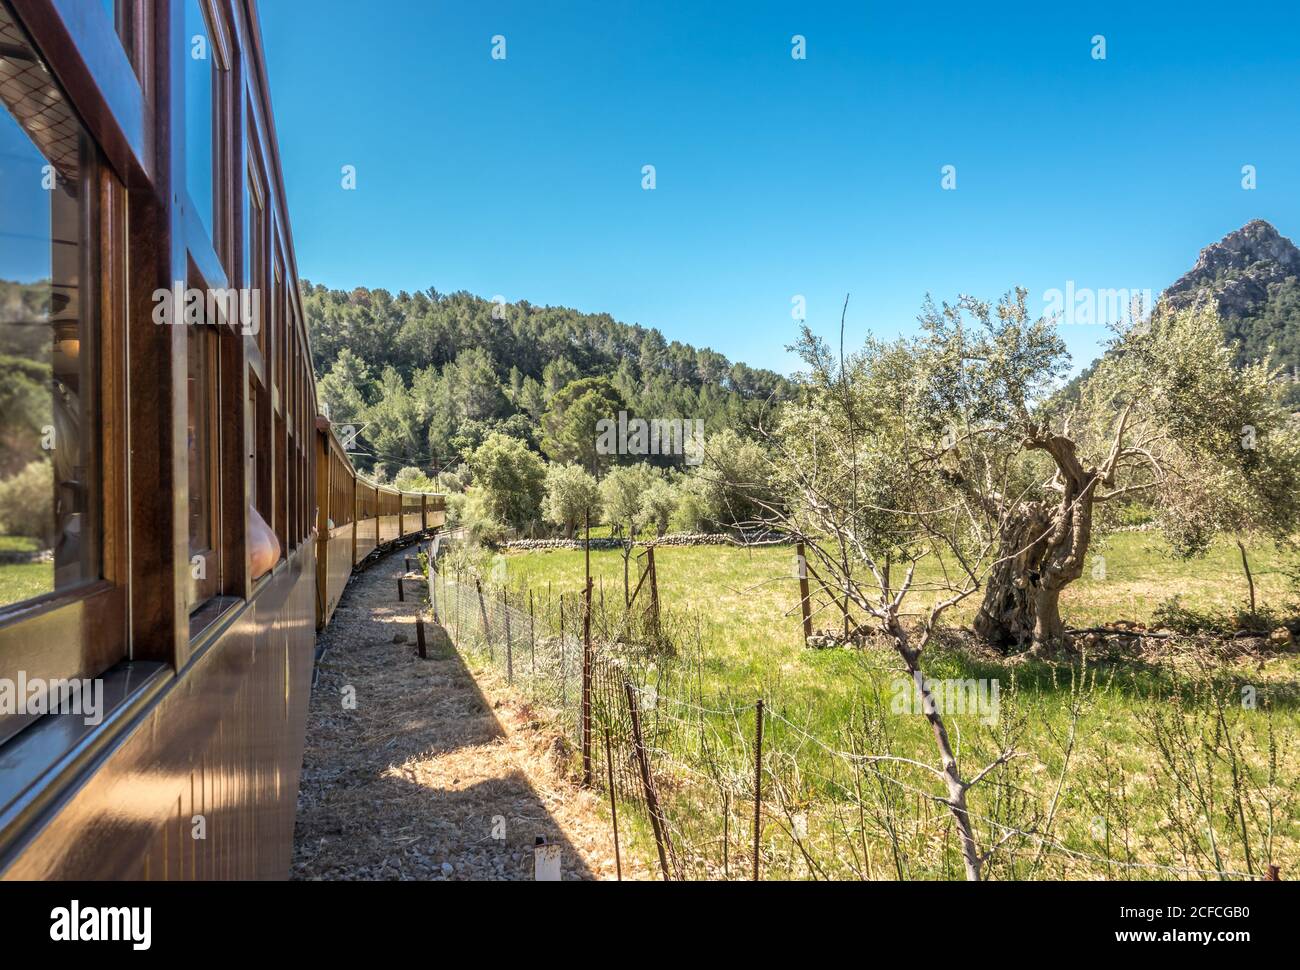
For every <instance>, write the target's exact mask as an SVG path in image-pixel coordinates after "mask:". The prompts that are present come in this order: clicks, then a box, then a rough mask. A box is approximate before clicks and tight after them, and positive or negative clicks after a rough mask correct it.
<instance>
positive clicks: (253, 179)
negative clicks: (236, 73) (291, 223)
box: [244, 127, 268, 361]
mask: <svg viewBox="0 0 1300 970" xmlns="http://www.w3.org/2000/svg"><path fill="white" fill-rule="evenodd" d="M257 155H258V148H257V140H256V137H255V135H254V134H253V132H252V129H251V127H250V129H249V133H248V164H247V165H246V166H245V169H244V171H245V177H246V179H247V182H246V184H245V191H244V286H247V287H251V288H252V289H254V290H258V291H260V292H259V296H258V300H257V312H258V321H257V334H256V341H257V349H258V350H259V351H261V353H262V359H263V361H265V360H266V324H265V321H266V310H265V306H266V293H265V290H264V289H263V288H264V287H265V286H266V282H265V281H266V237H267V230H268V227H267V221H266V190H265V188H264V186H265V184H266V183H265V181H264V180H263V179H262V177H261V170H260V167H259V165H258V163H257V161H256V158H257Z"/></svg>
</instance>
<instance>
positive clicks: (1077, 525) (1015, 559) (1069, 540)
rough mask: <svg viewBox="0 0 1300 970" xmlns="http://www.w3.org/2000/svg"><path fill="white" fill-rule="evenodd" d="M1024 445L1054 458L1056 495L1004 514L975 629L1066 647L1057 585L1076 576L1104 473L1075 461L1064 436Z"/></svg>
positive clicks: (1011, 642)
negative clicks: (1053, 500) (996, 553)
mask: <svg viewBox="0 0 1300 970" xmlns="http://www.w3.org/2000/svg"><path fill="white" fill-rule="evenodd" d="M1030 447H1037V448H1041V449H1042V450H1045V451H1047V452H1048V453H1050V454H1051V455H1052V457H1053V458H1054V459H1055V460H1056V464H1057V469H1058V471H1057V475H1056V478H1055V479H1054V480H1053V483H1052V487H1053V488H1054V489H1057V490H1059V491H1060V492H1061V498H1060V501H1059V502H1056V503H1053V502H1051V501H1048V500H1046V499H1042V500H1036V501H1026V502H1022V503H1020V504H1019V505H1018V506H1016V507H1015V508H1014V509H1012V510H1011V511H1010V512H1009V513H1005V517H1004V519H1003V523H1002V528H1001V536H1000V538H999V543H1000V548H999V552H998V562H997V564H996V565H995V566H994V568H993V569H992V571H991V572H990V574H989V578H988V585H987V586H986V588H985V591H984V601H983V602H982V603H981V604H980V608H979V613H978V614H977V615H976V617H975V632H976V633H977V634H979V635H980V636H981V637H983V638H984V639H986V640H989V641H991V642H992V643H995V644H998V645H999V646H1002V647H1026V646H1028V647H1031V648H1032V650H1033V652H1034V653H1036V654H1041V655H1044V656H1050V655H1052V654H1053V653H1055V652H1056V650H1057V649H1058V648H1059V647H1062V646H1064V645H1065V640H1066V635H1065V624H1064V622H1063V621H1062V619H1061V591H1062V590H1063V589H1065V587H1066V586H1067V585H1069V584H1070V583H1072V582H1073V581H1074V580H1076V579H1078V578H1079V577H1080V576H1082V575H1083V563H1084V558H1085V557H1086V556H1087V554H1088V544H1089V542H1090V541H1091V539H1092V511H1093V503H1094V502H1095V501H1096V491H1097V487H1098V486H1099V485H1100V484H1102V483H1103V482H1104V476H1103V473H1101V472H1099V471H1098V470H1097V469H1084V468H1083V467H1082V466H1081V465H1080V464H1079V461H1078V459H1077V458H1076V457H1075V446H1074V442H1072V441H1071V440H1070V439H1068V438H1064V437H1061V436H1059V435H1051V434H1047V435H1044V436H1043V437H1042V438H1038V439H1033V440H1032V441H1031V442H1030Z"/></svg>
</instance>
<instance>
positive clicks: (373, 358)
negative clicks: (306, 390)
mask: <svg viewBox="0 0 1300 970" xmlns="http://www.w3.org/2000/svg"><path fill="white" fill-rule="evenodd" d="M302 293H303V308H304V310H305V313H306V316H307V325H308V327H309V329H310V332H311V340H312V352H313V355H314V358H315V366H316V375H317V378H318V381H319V387H320V396H321V401H322V403H323V404H325V405H326V406H327V407H328V409H329V414H330V417H331V419H332V420H334V421H336V422H340V421H347V422H353V423H355V424H356V425H357V426H361V425H364V426H365V427H364V429H363V430H362V431H361V435H360V443H359V446H358V447H359V450H360V451H362V452H369V453H370V454H371V455H372V456H373V458H372V459H367V458H364V457H363V458H361V459H359V464H361V465H362V466H363V467H368V466H369V464H370V461H373V462H374V463H375V464H379V465H383V466H385V470H386V471H387V472H388V474H390V475H391V474H393V473H395V472H396V471H397V469H398V468H401V467H404V466H410V465H414V466H416V467H419V468H421V469H422V470H425V471H426V472H428V471H430V470H431V466H436V467H438V468H442V467H446V466H447V465H449V464H454V463H455V462H457V461H458V460H459V459H460V458H462V457H463V456H464V455H465V454H467V453H468V452H469V451H470V450H472V449H473V448H474V447H475V446H476V445H477V444H478V443H479V442H480V441H481V440H482V439H483V438H484V437H486V435H487V434H488V433H489V432H490V431H492V430H502V431H505V432H506V433H508V434H511V435H513V436H515V437H519V438H523V439H525V440H526V441H528V442H529V443H530V444H532V445H533V446H534V447H537V446H539V445H540V444H541V435H542V420H543V418H544V416H545V415H546V413H547V408H548V405H549V404H550V403H551V401H552V399H553V398H554V397H555V395H556V394H558V393H559V392H560V391H561V390H562V389H564V388H565V387H566V386H567V385H569V384H571V383H572V382H574V381H576V380H579V379H582V378H604V379H605V380H606V381H608V383H609V385H612V389H613V392H614V393H613V394H612V395H609V396H610V399H611V400H613V401H615V402H617V403H619V404H621V405H626V409H627V410H628V412H629V413H631V414H637V415H641V416H645V417H658V418H683V419H687V418H699V419H703V420H704V421H705V426H706V430H707V431H708V432H720V431H722V430H725V429H727V428H732V429H735V430H743V429H745V428H748V427H750V426H752V424H753V421H754V418H755V417H756V416H757V413H758V411H759V409H760V408H762V407H763V406H764V404H765V402H767V400H768V399H769V398H770V397H773V396H775V397H776V398H783V397H785V396H786V395H788V394H789V393H790V385H789V383H788V382H787V381H786V380H785V378H783V377H782V376H781V375H779V374H776V373H774V372H772V371H768V370H759V369H755V368H751V367H748V366H746V365H745V364H741V363H732V362H731V361H729V360H727V358H726V357H724V356H722V355H721V354H719V353H716V352H715V351H712V350H709V349H707V348H704V349H696V348H695V347H692V346H691V345H689V344H683V343H680V342H678V341H676V340H674V341H671V342H670V341H668V340H666V339H665V338H664V336H663V334H662V333H660V332H659V331H658V330H655V329H650V328H646V327H642V326H633V325H628V324H625V323H619V322H618V321H617V320H615V319H614V318H613V317H611V316H609V314H605V313H599V314H590V313H580V312H578V311H577V310H573V309H569V308H567V307H539V306H533V305H532V304H530V303H527V302H520V303H513V304H504V303H502V304H496V303H492V302H489V301H487V300H483V299H480V298H479V297H476V296H473V295H471V294H468V293H463V292H462V293H451V294H442V293H438V292H436V291H434V290H429V291H427V292H420V293H415V294H408V293H405V292H403V293H399V294H397V295H396V296H394V295H393V294H391V293H389V292H388V291H386V290H369V289H365V288H358V289H355V290H352V291H350V292H344V291H342V290H330V289H327V288H325V287H324V286H320V285H313V284H312V283H310V282H307V281H303V284H302Z"/></svg>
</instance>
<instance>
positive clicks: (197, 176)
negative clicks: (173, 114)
mask: <svg viewBox="0 0 1300 970" xmlns="http://www.w3.org/2000/svg"><path fill="white" fill-rule="evenodd" d="M216 23H217V21H216V20H214V19H213V16H212V9H211V7H210V6H209V3H208V0H185V41H186V48H185V54H184V57H185V188H186V189H187V190H188V192H189V197H190V202H191V204H192V205H193V206H194V207H195V210H196V213H197V215H198V217H199V220H200V221H201V222H202V223H203V227H204V228H205V229H206V230H207V231H208V239H209V240H211V242H212V244H213V247H214V248H216V250H217V252H223V248H222V247H223V243H224V240H222V239H220V238H219V233H218V232H217V227H218V225H219V221H220V220H219V218H218V204H219V199H218V197H217V196H218V191H219V190H218V186H220V185H221V184H222V179H221V172H220V168H221V164H220V157H221V151H220V146H221V143H222V138H221V131H222V130H223V117H222V111H223V109H224V106H225V98H224V97H223V92H224V89H225V75H226V71H227V67H228V64H227V62H226V58H225V54H224V48H223V45H222V40H223V39H222V35H220V34H219V33H217V31H216V30H215V29H214V24H216Z"/></svg>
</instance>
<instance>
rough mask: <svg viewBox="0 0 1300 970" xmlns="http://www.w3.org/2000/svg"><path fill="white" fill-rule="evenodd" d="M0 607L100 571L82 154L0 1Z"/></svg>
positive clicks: (67, 115) (89, 163) (62, 106)
mask: <svg viewBox="0 0 1300 970" xmlns="http://www.w3.org/2000/svg"><path fill="white" fill-rule="evenodd" d="M0 46H2V47H3V54H4V56H3V57H0V102H2V105H0V610H3V609H4V608H6V607H9V606H12V605H13V604H16V603H19V602H23V601H26V600H30V599H33V598H35V597H40V596H44V595H47V594H50V593H55V592H62V591H64V590H66V589H69V588H72V587H76V586H78V585H80V584H83V583H86V582H88V581H92V580H94V579H97V578H98V577H99V575H100V561H99V549H98V547H99V532H98V528H99V527H98V519H99V515H100V497H99V496H100V490H99V484H98V463H97V460H96V452H97V447H98V434H97V431H98V427H99V423H98V417H97V405H98V401H97V394H98V380H97V375H98V370H97V364H98V361H97V351H96V346H97V344H98V337H99V333H98V317H97V310H96V308H97V300H96V297H95V293H94V290H95V286H94V283H95V280H96V279H97V273H98V266H99V259H98V247H97V246H96V245H92V243H93V241H94V240H95V235H94V233H95V231H96V229H95V226H96V223H97V212H96V209H97V206H96V204H95V201H96V198H97V191H96V185H97V177H98V173H97V165H96V154H95V151H94V148H93V146H92V145H91V143H90V141H89V140H88V138H87V136H86V134H85V132H84V130H83V129H82V127H81V125H80V123H79V122H78V121H77V119H76V117H75V116H74V114H73V113H72V110H71V108H70V107H69V106H68V103H67V102H66V100H65V99H64V96H63V94H62V92H60V91H59V90H58V89H57V88H56V87H54V86H52V84H51V81H50V75H49V73H48V72H47V70H46V67H45V65H44V64H43V63H42V61H41V59H40V58H39V56H38V55H37V54H36V53H35V51H34V49H33V48H32V47H31V46H30V45H29V43H28V41H27V39H26V37H25V36H24V35H23V33H22V32H21V31H20V30H19V28H18V27H17V25H16V24H15V22H14V20H13V19H12V16H11V14H10V13H9V10H8V7H7V6H6V5H5V4H4V3H0Z"/></svg>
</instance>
